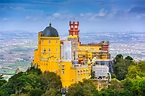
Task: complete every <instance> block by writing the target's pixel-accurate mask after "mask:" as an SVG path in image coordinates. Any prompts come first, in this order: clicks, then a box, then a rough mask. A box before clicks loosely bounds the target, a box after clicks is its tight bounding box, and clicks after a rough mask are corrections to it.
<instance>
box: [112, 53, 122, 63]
mask: <svg viewBox="0 0 145 96" xmlns="http://www.w3.org/2000/svg"><path fill="white" fill-rule="evenodd" d="M121 59H123V55H122V54H118V55H116V57H115V59H114V62H115V63H116V62H119V61H120V60H121Z"/></svg>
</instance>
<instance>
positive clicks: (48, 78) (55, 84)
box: [40, 71, 62, 90]
mask: <svg viewBox="0 0 145 96" xmlns="http://www.w3.org/2000/svg"><path fill="white" fill-rule="evenodd" d="M40 83H41V88H42V89H43V90H49V89H50V88H55V89H57V90H59V89H61V87H62V83H61V80H60V76H58V75H56V73H54V72H49V71H45V72H44V73H43V74H41V75H40Z"/></svg>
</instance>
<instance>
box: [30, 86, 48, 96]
mask: <svg viewBox="0 0 145 96" xmlns="http://www.w3.org/2000/svg"><path fill="white" fill-rule="evenodd" d="M44 92H45V91H44V90H42V89H39V88H36V89H33V90H31V91H30V92H29V95H30V96H41V95H42V94H43V93H44Z"/></svg>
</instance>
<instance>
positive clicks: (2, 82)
mask: <svg viewBox="0 0 145 96" xmlns="http://www.w3.org/2000/svg"><path fill="white" fill-rule="evenodd" d="M6 82H7V81H6V80H5V79H4V78H3V75H0V87H1V86H3V85H4V84H5V83H6Z"/></svg>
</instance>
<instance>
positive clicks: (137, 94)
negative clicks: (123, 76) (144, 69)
mask: <svg viewBox="0 0 145 96" xmlns="http://www.w3.org/2000/svg"><path fill="white" fill-rule="evenodd" d="M131 90H132V93H133V94H134V96H144V94H145V77H143V78H141V79H139V80H137V81H135V82H134V83H133V86H132V88H131Z"/></svg>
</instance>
